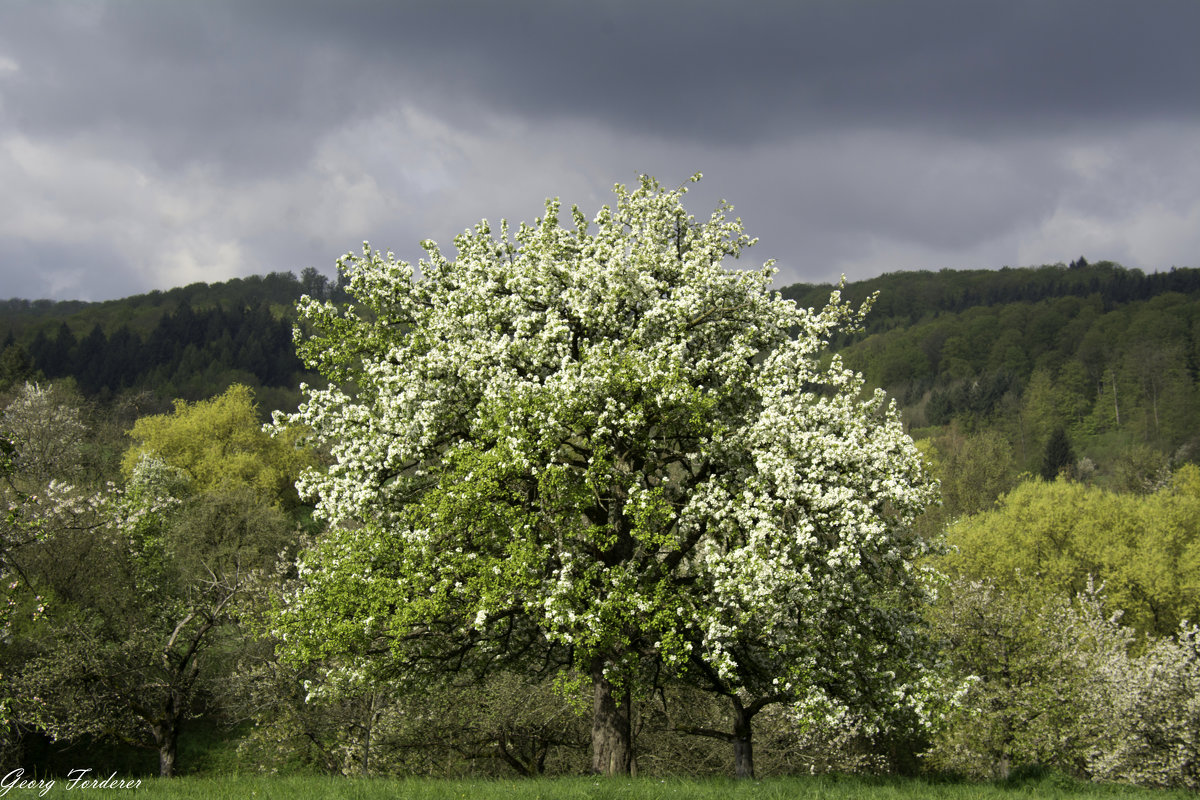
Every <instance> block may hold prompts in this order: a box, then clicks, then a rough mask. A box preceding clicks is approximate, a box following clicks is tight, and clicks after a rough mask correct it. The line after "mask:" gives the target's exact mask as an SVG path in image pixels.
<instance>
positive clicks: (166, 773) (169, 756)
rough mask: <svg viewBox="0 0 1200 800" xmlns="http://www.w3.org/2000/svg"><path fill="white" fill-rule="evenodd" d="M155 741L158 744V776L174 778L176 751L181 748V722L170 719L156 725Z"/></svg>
mask: <svg viewBox="0 0 1200 800" xmlns="http://www.w3.org/2000/svg"><path fill="white" fill-rule="evenodd" d="M153 731H154V743H155V744H156V745H158V777H160V778H174V777H175V761H176V753H177V751H178V749H179V722H178V720H175V719H168V720H166V721H164V722H163V723H162V724H159V725H155V726H154V728H153Z"/></svg>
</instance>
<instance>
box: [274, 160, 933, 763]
mask: <svg viewBox="0 0 1200 800" xmlns="http://www.w3.org/2000/svg"><path fill="white" fill-rule="evenodd" d="M616 191H617V200H618V202H617V205H616V208H615V209H613V208H609V207H605V208H603V209H601V211H600V212H599V213H598V214H597V215H596V217H595V218H594V219H593V220H592V221H591V222H589V221H588V219H587V218H586V217H585V216H584V214H583V213H581V212H580V211H579V210H578V209H574V210H573V211H572V215H571V216H572V219H573V225H572V226H570V227H563V226H562V225H560V223H559V211H560V207H559V204H558V203H557V201H552V202H549V203H547V206H546V215H545V217H544V218H542V219H540V220H537V221H536V222H535V223H534V224H533V225H521V226H520V227H519V229H518V230H517V232H516V234H515V239H511V238H510V237H509V231H508V229H507V226H506V225H503V224H502V225H501V227H500V231H499V233H500V235H499V237H496V236H494V234H493V230H492V228H491V227H490V226H489V225H488V224H487V223H486V222H484V223H481V224H479V225H478V226H476V227H475V229H474V230H473V231H468V232H467V233H464V234H463V235H461V236H459V237H458V238H457V239H456V240H455V248H456V250H457V257H456V258H455V259H454V260H451V259H449V258H447V257H446V256H445V255H444V254H443V253H442V252H441V251H440V250H439V249H438V248H437V246H436V245H434V244H433V243H431V242H427V243H426V245H425V246H426V250H427V252H428V254H429V260H428V261H423V262H421V264H420V275H419V276H418V275H417V274H416V273H415V271H414V269H413V267H412V266H411V265H409V264H406V263H403V262H399V261H397V260H396V259H395V258H394V257H393V256H391V254H384V253H380V252H378V251H375V250H372V249H370V248H369V247H368V246H365V245H364V248H363V251H362V253H361V255H349V256H347V257H346V258H345V259H343V261H342V262H341V264H340V266H341V269H342V271H343V273H344V274H346V275H348V276H349V291H350V294H351V295H353V296H354V297H355V298H356V299H357V302H358V305H356V306H351V307H350V308H349V309H346V310H345V311H344V312H340V311H339V310H338V309H337V308H335V307H334V306H333V305H332V304H329V303H321V302H318V301H316V300H312V299H309V300H308V301H306V302H304V303H303V304H302V307H301V311H302V314H303V316H304V318H305V321H306V323H307V324H308V325H309V326H311V327H310V328H305V329H304V330H311V331H312V334H311V335H308V336H306V338H304V339H303V341H302V342H301V346H300V352H301V354H302V356H303V358H304V359H305V360H306V362H307V363H308V364H309V365H310V366H312V367H314V368H317V369H319V370H321V371H322V372H323V373H324V375H325V376H326V377H327V378H329V380H330V382H331V383H330V386H329V388H327V389H316V388H308V389H307V390H306V391H307V400H306V402H305V403H303V404H302V405H301V408H300V410H299V411H298V413H296V414H294V415H291V416H289V417H280V418H278V425H279V428H280V429H282V428H284V427H285V426H286V425H297V426H302V427H303V428H305V429H307V430H310V431H312V434H313V436H314V437H315V438H316V439H317V440H318V441H319V442H320V443H321V444H322V445H324V446H326V447H328V448H329V450H330V452H331V454H332V457H333V461H334V463H333V464H332V466H330V467H329V468H328V469H323V470H312V471H309V472H308V473H306V474H305V476H304V477H303V478H302V480H301V482H300V488H301V490H302V491H303V492H304V493H305V494H306V495H311V496H312V497H314V498H316V500H317V512H318V514H319V515H321V516H323V517H324V519H325V520H327V521H328V523H329V524H330V526H331V529H330V533H329V535H328V536H327V537H326V538H325V540H324V541H323V542H322V543H321V544H320V545H319V546H318V547H317V548H316V549H315V550H313V551H312V552H309V553H308V554H306V555H305V556H304V558H303V560H302V563H301V566H300V570H301V573H302V575H303V577H304V584H303V585H302V587H301V588H300V589H299V590H298V591H297V592H296V593H295V594H294V595H292V596H291V597H290V599H289V602H288V603H287V604H286V606H285V608H284V609H283V611H282V613H281V615H280V619H279V632H280V634H281V635H282V636H284V637H285V641H286V645H287V647H288V648H289V649H290V650H291V652H292V654H293V655H294V656H295V657H296V658H299V659H306V658H311V659H317V658H324V657H336V656H344V655H346V654H358V655H361V656H370V657H374V659H375V660H376V661H379V660H381V659H386V656H385V655H384V654H386V653H388V652H390V653H391V657H394V658H396V659H398V660H403V661H404V662H405V663H406V664H411V663H412V662H413V661H414V659H415V657H416V656H417V655H428V654H430V652H431V650H434V649H436V650H437V651H438V652H447V651H451V652H455V653H463V652H466V651H470V652H472V653H473V654H474V658H475V662H474V663H475V664H477V665H484V666H486V664H488V663H493V662H495V661H497V660H499V659H501V658H503V657H505V656H520V657H521V658H525V659H528V658H530V657H531V656H534V655H536V656H538V657H539V658H540V659H541V662H540V663H541V664H543V665H551V666H552V665H553V664H555V663H556V659H560V658H561V659H563V660H564V662H565V663H566V664H568V665H570V666H572V667H573V668H574V669H575V670H576V671H577V672H578V673H580V674H582V675H583V676H586V679H587V680H589V681H590V683H591V685H592V689H593V696H594V714H593V727H592V750H593V756H592V758H593V760H592V766H593V769H594V770H595V771H597V772H602V773H607V774H618V773H628V772H630V771H631V770H632V769H634V766H635V762H634V754H633V745H632V736H631V731H630V724H629V719H630V698H631V691H632V690H633V689H635V688H636V687H635V684H636V683H637V682H638V681H640V680H644V679H645V676H646V675H647V671H646V670H647V667H648V666H657V667H660V668H661V670H663V671H665V672H667V673H670V672H672V671H678V672H683V671H685V668H686V665H687V664H688V662H689V660H691V659H700V660H702V661H703V663H704V664H705V665H707V667H708V668H711V670H713V671H714V673H715V674H716V675H718V676H720V678H721V679H722V680H725V681H728V682H729V685H731V686H734V687H737V686H740V685H742V682H743V681H742V679H741V678H739V677H738V676H739V670H740V669H741V667H742V666H745V665H741V664H739V646H740V645H741V644H742V643H745V642H753V643H755V649H757V648H758V647H759V646H760V645H761V646H763V647H768V648H774V649H775V651H776V652H778V653H781V654H784V655H785V656H786V657H783V658H780V659H778V660H777V661H773V662H772V663H771V667H772V669H775V670H777V671H778V674H776V675H774V676H772V678H771V679H772V680H777V681H778V683H779V685H780V687H782V689H783V690H786V691H787V692H788V693H789V696H793V697H796V698H806V699H810V700H816V699H818V698H819V697H820V696H821V695H822V694H823V693H825V692H826V691H829V687H834V686H850V685H851V684H853V683H854V681H853V680H852V677H851V673H868V672H872V671H873V666H872V659H874V658H875V657H877V656H879V654H880V652H881V650H882V651H888V652H891V651H890V650H889V647H890V643H892V642H899V641H901V640H903V639H904V638H905V631H906V630H907V627H906V626H907V625H908V624H909V622H910V621H911V616H910V614H909V612H910V611H911V610H912V608H913V606H914V605H916V604H919V603H920V601H921V598H922V597H923V586H922V583H921V579H920V575H919V573H918V571H917V569H916V568H915V567H914V566H913V563H914V558H915V556H916V555H917V554H919V553H920V552H921V551H922V549H923V547H924V545H923V544H922V542H921V541H919V540H918V539H917V538H916V537H915V536H913V535H911V534H910V533H909V530H908V525H909V523H910V522H911V520H912V519H913V517H914V515H915V514H916V513H917V512H918V511H919V510H920V509H921V508H922V507H923V506H924V505H925V504H926V503H927V502H928V501H929V500H930V498H931V496H932V486H931V482H930V481H929V480H928V478H927V477H926V475H925V473H924V471H923V468H922V465H921V460H920V458H919V456H918V453H917V451H916V449H915V447H914V446H913V443H912V441H911V440H910V439H909V438H908V437H907V436H906V435H905V433H904V431H903V428H902V426H901V423H900V419H899V416H898V414H897V412H896V410H895V408H894V406H892V405H891V404H889V403H888V401H887V400H886V398H885V397H884V396H883V395H882V393H880V392H876V393H871V392H868V391H866V390H865V387H864V385H863V381H862V379H861V377H860V376H858V375H856V374H854V373H853V372H851V371H849V370H847V369H845V368H844V367H843V366H842V364H841V362H840V361H839V360H838V359H837V358H836V357H835V358H832V359H828V358H823V349H824V347H825V345H826V343H827V342H828V340H829V338H830V337H831V336H833V335H834V334H835V333H836V332H838V331H839V330H841V329H844V328H846V327H854V326H855V325H857V324H858V322H859V319H860V314H861V311H859V310H855V309H852V308H851V307H850V306H849V304H847V303H843V302H841V300H840V298H839V296H837V295H836V294H835V295H834V297H833V298H832V299H831V302H830V304H829V305H828V306H827V307H826V308H825V309H824V310H822V311H816V312H814V311H810V310H806V309H802V308H798V307H797V306H796V305H795V304H794V303H792V302H791V301H786V300H784V299H782V298H781V297H780V296H779V295H778V294H775V293H773V292H772V291H771V288H770V281H771V276H772V272H773V270H772V269H770V267H769V265H768V266H767V267H765V268H763V269H760V270H757V271H733V270H730V269H728V268H727V266H726V263H725V262H726V260H727V259H730V258H733V257H736V256H737V255H738V254H739V253H740V252H741V250H742V249H743V248H744V247H746V246H747V245H748V244H750V243H751V240H750V239H749V238H748V237H747V236H746V235H745V233H744V232H743V229H742V227H741V224H740V221H731V220H729V219H728V218H727V217H726V212H727V210H728V209H727V207H724V206H722V207H721V208H719V209H718V210H717V211H716V212H715V213H714V214H713V215H712V217H711V218H710V219H708V220H705V221H697V220H696V219H695V218H694V217H691V216H689V215H688V214H687V212H686V211H685V210H684V208H683V205H682V202H681V197H682V194H683V189H678V190H674V191H668V190H664V189H663V188H662V187H661V186H660V185H659V184H657V183H656V182H655V181H653V180H652V179H650V178H644V179H643V180H642V182H641V184H640V186H638V187H637V188H635V189H634V190H633V191H629V190H627V189H625V188H624V187H617V190H616ZM884 586H886V587H887V592H883V593H881V591H880V588H881V587H884ZM885 595H886V597H885ZM435 634H436V636H437V638H436V639H435V638H434V635H435ZM434 643H437V644H438V645H439V647H437V648H434V647H433V644H434ZM868 694H870V695H871V696H872V697H875V695H874V693H862V694H860V695H859V697H860V698H865V697H866V696H867V695H868ZM846 699H848V700H853V699H854V698H853V697H852V696H851V695H848V696H847V698H846Z"/></svg>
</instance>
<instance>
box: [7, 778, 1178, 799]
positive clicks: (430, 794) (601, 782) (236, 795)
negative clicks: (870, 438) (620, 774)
mask: <svg viewBox="0 0 1200 800" xmlns="http://www.w3.org/2000/svg"><path fill="white" fill-rule="evenodd" d="M118 777H119V776H118ZM0 791H4V789H3V788H0ZM4 796H5V797H7V798H14V799H19V798H31V797H48V798H100V797H103V798H111V799H112V800H118V799H119V798H125V797H136V798H138V799H139V800H160V799H161V800H664V799H668V800H669V799H670V798H678V799H679V800H860V799H861V798H866V799H867V800H939V799H944V800H1004V799H1005V798H1010V799H1012V800H1015V799H1016V798H1022V797H1037V798H1063V799H1064V800H1066V799H1067V798H1081V799H1082V798H1123V799H1126V800H1139V799H1140V798H1144V799H1145V800H1174V799H1175V798H1178V799H1179V800H1183V798H1192V797H1194V795H1192V794H1191V793H1189V792H1184V791H1163V790H1154V789H1139V788H1135V787H1129V786H1120V785H1114V784H1090V783H1083V782H1079V781H1074V780H1071V779H1068V778H1065V777H1063V776H1061V775H1057V774H1050V775H1042V776H1033V777H1028V778H1024V779H1022V778H1017V779H1014V780H1010V781H1006V782H1002V783H968V782H958V781H932V782H931V781H927V780H920V779H902V778H870V777H863V776H840V775H824V776H814V777H811V778H772V779H767V780H761V781H741V782H739V781H734V780H730V779H724V780H722V779H687V778H666V779H659V778H636V779H621V778H614V779H604V778H591V777H576V778H546V779H540V780H450V779H384V778H370V779H355V778H332V777H297V776H291V777H268V776H255V777H212V778H201V777H185V778H175V779H170V780H162V779H157V778H146V779H142V781H141V785H140V787H138V788H136V789H113V788H88V787H82V786H75V787H71V786H70V785H69V784H68V782H67V781H65V780H63V779H57V780H56V781H55V783H54V786H53V787H51V788H50V789H49V790H48V791H44V790H43V788H39V787H25V788H22V787H18V786H12V787H10V788H9V790H8V791H5V794H4Z"/></svg>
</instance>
